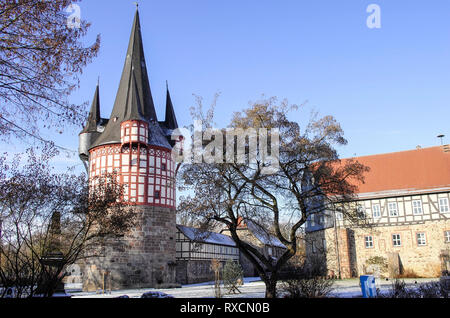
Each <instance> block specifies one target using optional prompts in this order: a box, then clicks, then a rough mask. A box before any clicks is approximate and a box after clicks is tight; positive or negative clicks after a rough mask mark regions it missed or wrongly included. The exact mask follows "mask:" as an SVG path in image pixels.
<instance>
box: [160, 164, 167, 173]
mask: <svg viewBox="0 0 450 318" xmlns="http://www.w3.org/2000/svg"><path fill="white" fill-rule="evenodd" d="M161 170H162V171H166V170H167V165H166V164H165V163H161Z"/></svg>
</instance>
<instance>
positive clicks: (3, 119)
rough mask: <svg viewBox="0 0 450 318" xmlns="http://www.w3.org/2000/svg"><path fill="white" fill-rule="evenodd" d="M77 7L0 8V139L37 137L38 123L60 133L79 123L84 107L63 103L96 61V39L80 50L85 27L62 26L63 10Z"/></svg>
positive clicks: (34, 2)
mask: <svg viewBox="0 0 450 318" xmlns="http://www.w3.org/2000/svg"><path fill="white" fill-rule="evenodd" d="M79 1H80V0H52V1H48V0H45V1H42V0H20V1H16V0H3V1H1V2H0V135H3V137H4V138H5V137H6V136H9V135H14V136H18V137H29V136H30V134H37V133H38V128H39V124H40V123H42V124H43V127H44V128H50V127H51V128H52V129H55V130H57V131H61V129H62V128H63V127H65V125H66V124H77V125H78V124H81V123H83V122H84V120H85V118H86V111H85V107H86V105H85V104H83V105H74V104H70V103H69V102H68V100H67V97H68V96H69V94H70V93H71V92H73V90H74V89H76V88H77V87H78V85H79V75H80V74H81V73H82V70H83V68H84V67H85V66H86V65H87V64H88V63H90V62H91V61H92V59H93V58H94V57H95V56H96V55H97V53H98V50H99V47H100V36H97V39H96V41H95V43H94V44H93V45H91V46H89V47H85V46H84V45H83V43H82V42H81V41H80V40H81V38H82V37H83V36H85V35H86V33H87V31H88V29H89V23H87V22H85V21H81V25H80V28H69V27H68V26H67V18H68V15H67V13H66V12H64V9H65V8H66V7H67V6H68V5H70V4H71V3H77V2H79ZM24 122H26V123H27V126H26V127H24V126H23V123H24ZM5 135H6V136H5ZM38 139H39V138H38Z"/></svg>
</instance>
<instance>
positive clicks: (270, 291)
mask: <svg viewBox="0 0 450 318" xmlns="http://www.w3.org/2000/svg"><path fill="white" fill-rule="evenodd" d="M264 283H265V284H266V298H276V297H277V278H276V276H272V277H270V278H268V279H267V280H266V281H264Z"/></svg>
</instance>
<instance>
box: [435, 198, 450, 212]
mask: <svg viewBox="0 0 450 318" xmlns="http://www.w3.org/2000/svg"><path fill="white" fill-rule="evenodd" d="M438 201H439V212H441V213H448V212H450V207H449V204H448V198H438ZM443 202H445V203H443Z"/></svg>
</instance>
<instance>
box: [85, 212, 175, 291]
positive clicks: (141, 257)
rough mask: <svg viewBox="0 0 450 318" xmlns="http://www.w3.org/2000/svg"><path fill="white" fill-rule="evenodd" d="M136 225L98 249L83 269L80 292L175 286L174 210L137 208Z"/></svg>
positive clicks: (108, 240)
mask: <svg viewBox="0 0 450 318" xmlns="http://www.w3.org/2000/svg"><path fill="white" fill-rule="evenodd" d="M136 210H137V213H138V218H137V224H136V226H135V227H134V228H133V230H132V231H130V232H129V233H127V234H126V235H125V236H123V237H121V238H110V239H107V240H106V243H105V244H104V246H102V247H99V251H100V256H99V257H95V258H90V259H87V260H86V261H85V262H84V264H82V267H83V275H82V277H83V290H85V291H94V290H98V289H102V288H103V286H104V283H103V282H104V281H105V285H106V286H105V287H106V289H112V290H117V289H123V288H145V287H155V286H157V285H164V284H173V283H175V233H176V221H175V211H174V210H173V209H170V208H161V207H149V206H137V207H136Z"/></svg>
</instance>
